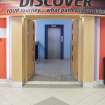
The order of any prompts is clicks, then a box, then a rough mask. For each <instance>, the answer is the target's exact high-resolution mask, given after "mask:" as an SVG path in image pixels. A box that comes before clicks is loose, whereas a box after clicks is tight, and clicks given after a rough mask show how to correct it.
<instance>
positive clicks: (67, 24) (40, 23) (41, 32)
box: [35, 19, 72, 59]
mask: <svg viewBox="0 0 105 105" xmlns="http://www.w3.org/2000/svg"><path fill="white" fill-rule="evenodd" d="M45 24H59V25H61V24H62V25H64V58H65V59H68V58H70V55H71V38H72V21H71V20H70V19H66V20H64V19H59V20H58V19H41V20H36V21H35V25H36V26H35V33H36V40H37V41H39V43H40V46H39V49H38V50H39V59H44V55H45V51H44V49H45Z"/></svg>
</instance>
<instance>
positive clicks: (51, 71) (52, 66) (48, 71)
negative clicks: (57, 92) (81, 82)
mask: <svg viewBox="0 0 105 105" xmlns="http://www.w3.org/2000/svg"><path fill="white" fill-rule="evenodd" d="M35 72H36V74H35V76H34V78H33V79H32V80H33V81H70V80H72V76H71V72H70V61H69V60H58V59H56V60H44V61H39V62H38V63H36V71H35Z"/></svg>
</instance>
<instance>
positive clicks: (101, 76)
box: [99, 17, 105, 80]
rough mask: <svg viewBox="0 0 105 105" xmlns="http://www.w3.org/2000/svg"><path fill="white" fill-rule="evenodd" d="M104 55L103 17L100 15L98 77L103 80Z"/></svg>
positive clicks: (104, 25) (104, 24)
mask: <svg viewBox="0 0 105 105" xmlns="http://www.w3.org/2000/svg"><path fill="white" fill-rule="evenodd" d="M104 57H105V18H104V17H100V70H99V79H100V80H103V58H104Z"/></svg>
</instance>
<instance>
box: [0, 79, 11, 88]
mask: <svg viewBox="0 0 105 105" xmlns="http://www.w3.org/2000/svg"><path fill="white" fill-rule="evenodd" d="M9 86H10V85H9V81H8V80H6V79H0V87H9Z"/></svg>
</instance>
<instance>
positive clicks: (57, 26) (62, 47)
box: [45, 24, 64, 59]
mask: <svg viewBox="0 0 105 105" xmlns="http://www.w3.org/2000/svg"><path fill="white" fill-rule="evenodd" d="M49 28H59V29H61V36H60V37H63V41H61V42H60V43H61V44H60V45H61V48H60V59H64V25H59V24H45V59H48V29H49Z"/></svg>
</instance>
